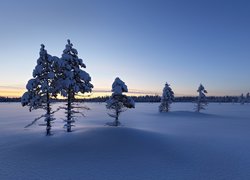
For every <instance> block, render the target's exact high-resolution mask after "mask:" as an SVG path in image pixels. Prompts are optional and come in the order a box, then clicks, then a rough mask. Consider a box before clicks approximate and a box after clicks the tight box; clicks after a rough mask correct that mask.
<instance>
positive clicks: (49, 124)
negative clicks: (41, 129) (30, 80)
mask: <svg viewBox="0 0 250 180" xmlns="http://www.w3.org/2000/svg"><path fill="white" fill-rule="evenodd" d="M46 96H47V108H46V110H47V117H46V126H47V127H46V135H47V136H49V135H51V117H50V115H51V114H50V99H49V92H47V93H46Z"/></svg>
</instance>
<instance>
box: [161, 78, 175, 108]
mask: <svg viewBox="0 0 250 180" xmlns="http://www.w3.org/2000/svg"><path fill="white" fill-rule="evenodd" d="M173 100H174V92H173V91H172V89H171V87H170V85H169V84H168V83H166V84H165V87H164V89H163V93H162V97H161V104H160V106H159V112H168V111H169V109H170V104H171V103H172V102H173Z"/></svg>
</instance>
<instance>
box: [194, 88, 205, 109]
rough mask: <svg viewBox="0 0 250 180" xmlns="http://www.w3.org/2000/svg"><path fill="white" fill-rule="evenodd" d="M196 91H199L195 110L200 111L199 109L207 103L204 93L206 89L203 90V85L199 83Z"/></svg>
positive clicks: (203, 107)
mask: <svg viewBox="0 0 250 180" xmlns="http://www.w3.org/2000/svg"><path fill="white" fill-rule="evenodd" d="M197 92H198V93H199V95H198V99H197V104H196V107H195V110H196V112H200V111H201V110H203V109H205V106H206V105H207V104H208V102H207V97H206V95H205V94H206V93H207V91H206V90H205V88H204V86H203V85H202V84H200V86H199V88H198V90H197Z"/></svg>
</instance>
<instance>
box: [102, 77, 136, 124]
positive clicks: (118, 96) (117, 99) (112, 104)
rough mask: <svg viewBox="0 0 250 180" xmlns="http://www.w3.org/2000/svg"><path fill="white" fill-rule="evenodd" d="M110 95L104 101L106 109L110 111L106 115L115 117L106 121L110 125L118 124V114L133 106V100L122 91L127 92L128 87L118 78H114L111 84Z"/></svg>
mask: <svg viewBox="0 0 250 180" xmlns="http://www.w3.org/2000/svg"><path fill="white" fill-rule="evenodd" d="M112 92H113V93H112V95H111V97H110V98H109V99H108V100H107V101H106V103H107V105H106V107H107V109H108V110H110V111H111V113H108V115H109V116H110V117H112V118H115V121H114V122H113V123H107V125H110V126H119V125H120V122H119V116H120V114H121V113H122V112H124V111H125V110H126V109H127V108H135V102H134V100H133V99H132V98H131V97H128V96H126V95H124V94H122V93H123V92H128V88H127V86H126V84H125V83H124V82H123V81H122V80H121V79H120V78H118V77H117V78H116V79H115V81H114V82H113V84H112Z"/></svg>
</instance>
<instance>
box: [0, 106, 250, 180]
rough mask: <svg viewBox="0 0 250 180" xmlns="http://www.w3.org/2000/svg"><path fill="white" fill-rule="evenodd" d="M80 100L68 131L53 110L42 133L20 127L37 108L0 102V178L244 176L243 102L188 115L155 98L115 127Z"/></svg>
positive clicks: (248, 161)
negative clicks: (161, 109)
mask: <svg viewBox="0 0 250 180" xmlns="http://www.w3.org/2000/svg"><path fill="white" fill-rule="evenodd" d="M86 105H87V106H88V107H90V108H91V110H90V111H86V112H85V114H86V117H80V118H79V120H78V121H77V122H76V127H73V129H74V132H72V133H66V132H65V130H64V129H63V128H62V126H63V124H64V123H63V122H62V119H61V118H63V115H64V113H63V112H59V113H57V114H56V117H57V121H56V122H55V123H54V124H53V127H52V131H53V133H54V135H53V136H51V137H46V136H45V135H44V134H45V129H44V127H42V126H38V125H37V124H36V125H34V126H32V127H30V128H28V129H24V128H23V127H24V126H25V125H27V124H28V123H30V122H31V121H32V120H33V119H34V118H35V117H37V116H39V115H40V114H41V111H34V112H31V113H30V112H28V109H27V108H23V107H21V105H20V104H19V103H0V179H1V180H5V179H8V180H9V179H21V180H24V179H25V180H28V179H46V180H48V179H86V180H92V179H93V180H95V179H100V180H106V179H107V180H113V179H115V180H123V179H124V180H148V179H150V180H151V179H153V180H161V179H163V180H172V179H180V180H185V179H190V180H207V179H209V180H222V179H223V180H248V179H250V104H246V105H239V104H212V103H210V104H209V106H208V107H207V110H206V111H203V113H195V112H193V108H194V105H193V104H191V103H175V104H173V105H172V109H171V111H172V112H170V113H164V114H160V113H158V106H159V104H158V103H155V104H150V103H137V104H136V108H135V109H129V110H128V111H126V112H124V113H123V114H122V115H121V117H120V120H121V123H122V124H123V126H122V127H108V126H104V124H105V123H106V122H110V121H112V119H111V118H110V117H109V116H108V115H107V114H106V113H107V110H106V109H105V104H102V103H100V104H99V103H87V104H86ZM54 106H58V104H55V105H54Z"/></svg>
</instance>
